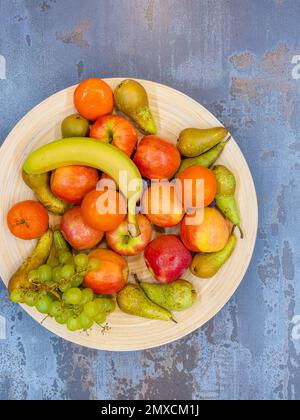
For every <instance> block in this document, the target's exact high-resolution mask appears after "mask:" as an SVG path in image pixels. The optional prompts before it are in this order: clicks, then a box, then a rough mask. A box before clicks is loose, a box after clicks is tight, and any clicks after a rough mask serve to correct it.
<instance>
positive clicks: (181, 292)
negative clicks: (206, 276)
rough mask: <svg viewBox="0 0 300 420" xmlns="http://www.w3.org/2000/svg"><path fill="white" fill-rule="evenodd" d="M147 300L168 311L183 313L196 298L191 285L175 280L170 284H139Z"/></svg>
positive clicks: (184, 281)
mask: <svg viewBox="0 0 300 420" xmlns="http://www.w3.org/2000/svg"><path fill="white" fill-rule="evenodd" d="M140 287H141V288H142V289H143V291H144V292H145V293H146V295H147V296H148V298H149V299H150V300H152V302H154V303H156V304H157V305H160V306H162V307H163V308H165V309H168V310H170V311H184V310H185V309H188V308H190V307H191V306H192V305H193V304H194V303H195V300H196V298H197V294H196V292H195V291H194V290H193V285H192V284H191V283H189V282H188V281H186V280H176V281H174V282H173V283H170V284H154V283H140Z"/></svg>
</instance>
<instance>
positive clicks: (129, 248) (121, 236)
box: [106, 214, 152, 257]
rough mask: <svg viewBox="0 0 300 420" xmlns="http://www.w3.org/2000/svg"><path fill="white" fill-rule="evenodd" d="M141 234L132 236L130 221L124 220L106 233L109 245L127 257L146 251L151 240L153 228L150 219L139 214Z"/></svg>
mask: <svg viewBox="0 0 300 420" xmlns="http://www.w3.org/2000/svg"><path fill="white" fill-rule="evenodd" d="M137 220H138V225H139V227H140V231H141V234H140V236H137V237H136V238H134V237H132V236H131V235H130V233H129V231H128V221H127V220H125V221H124V222H122V223H121V224H120V225H119V226H118V227H117V229H115V230H113V231H111V232H107V233H106V242H107V244H108V246H109V247H110V248H111V249H113V250H114V251H116V252H117V253H118V254H120V255H124V256H126V257H129V256H134V255H138V254H140V253H141V252H143V251H144V249H145V248H146V246H147V245H148V243H149V242H150V241H151V235H152V228H151V223H150V222H149V220H148V219H147V218H146V217H145V216H143V215H142V214H139V215H138V216H137Z"/></svg>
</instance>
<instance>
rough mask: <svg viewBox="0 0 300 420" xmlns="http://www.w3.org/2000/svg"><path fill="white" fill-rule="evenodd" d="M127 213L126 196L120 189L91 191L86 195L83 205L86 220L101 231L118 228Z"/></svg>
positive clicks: (82, 212) (82, 209)
mask: <svg viewBox="0 0 300 420" xmlns="http://www.w3.org/2000/svg"><path fill="white" fill-rule="evenodd" d="M126 214H127V203H126V200H125V198H124V197H123V196H122V195H121V194H120V193H119V192H118V191H115V190H112V189H106V190H105V191H97V190H93V191H91V192H90V193H88V194H87V195H86V196H85V198H84V200H83V202H82V205H81V215H82V218H83V220H84V222H85V223H86V224H87V225H89V226H90V227H92V228H93V229H96V230H100V231H101V232H109V231H111V230H114V229H116V228H117V227H118V226H119V225H120V224H121V223H122V222H123V220H124V219H125V217H126Z"/></svg>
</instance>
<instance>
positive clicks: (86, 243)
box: [60, 207, 104, 251]
mask: <svg viewBox="0 0 300 420" xmlns="http://www.w3.org/2000/svg"><path fill="white" fill-rule="evenodd" d="M60 230H61V232H62V234H63V235H64V237H65V239H66V241H68V242H69V244H70V245H71V246H72V247H73V248H75V249H77V250H79V251H83V250H85V249H90V248H93V247H94V246H96V245H97V244H98V243H99V242H101V240H102V238H103V235H104V234H103V232H99V231H98V230H95V229H93V228H91V227H89V226H88V225H87V224H86V223H84V221H83V219H82V216H81V209H80V207H73V208H71V209H69V210H68V211H67V212H66V213H65V214H64V216H63V217H62V219H61V223H60Z"/></svg>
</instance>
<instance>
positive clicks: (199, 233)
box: [181, 207, 229, 252]
mask: <svg viewBox="0 0 300 420" xmlns="http://www.w3.org/2000/svg"><path fill="white" fill-rule="evenodd" d="M228 238H229V229H228V225H227V222H226V220H225V219H224V217H223V216H222V214H221V213H220V212H219V211H218V210H216V209H215V208H210V207H206V208H205V209H202V210H197V211H196V212H195V213H191V214H187V215H186V216H185V218H184V219H183V221H182V224H181V239H182V241H183V243H184V245H185V246H186V247H187V248H188V249H189V250H190V251H192V252H218V251H221V250H222V249H223V248H224V247H225V245H226V244H227V242H228Z"/></svg>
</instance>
